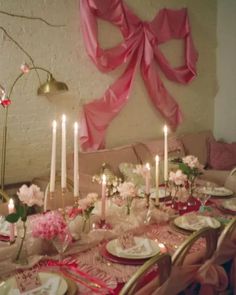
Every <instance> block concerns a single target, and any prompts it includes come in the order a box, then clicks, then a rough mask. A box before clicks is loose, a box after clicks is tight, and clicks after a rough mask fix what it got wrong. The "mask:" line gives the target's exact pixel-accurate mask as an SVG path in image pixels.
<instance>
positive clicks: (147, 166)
mask: <svg viewBox="0 0 236 295" xmlns="http://www.w3.org/2000/svg"><path fill="white" fill-rule="evenodd" d="M145 167H146V175H145V192H146V194H147V195H148V194H150V178H151V175H150V165H149V163H147V164H146V165H145Z"/></svg>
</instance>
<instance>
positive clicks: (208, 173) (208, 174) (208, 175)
mask: <svg viewBox="0 0 236 295" xmlns="http://www.w3.org/2000/svg"><path fill="white" fill-rule="evenodd" d="M229 174H230V171H223V170H213V169H209V170H204V172H203V175H201V179H203V180H206V181H210V182H214V183H216V184H217V185H219V186H224V184H225V181H226V179H227V177H228V176H229Z"/></svg>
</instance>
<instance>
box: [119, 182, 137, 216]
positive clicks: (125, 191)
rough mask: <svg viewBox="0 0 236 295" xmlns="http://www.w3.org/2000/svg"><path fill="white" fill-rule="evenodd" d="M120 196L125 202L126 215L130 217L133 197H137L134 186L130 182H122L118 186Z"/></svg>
mask: <svg viewBox="0 0 236 295" xmlns="http://www.w3.org/2000/svg"><path fill="white" fill-rule="evenodd" d="M118 191H119V193H120V196H121V197H122V198H123V199H124V200H126V208H127V210H126V213H127V215H130V210H131V205H132V201H133V199H134V197H135V196H136V195H137V192H136V188H135V185H134V184H133V183H132V182H126V181H125V182H123V183H121V184H120V185H119V186H118Z"/></svg>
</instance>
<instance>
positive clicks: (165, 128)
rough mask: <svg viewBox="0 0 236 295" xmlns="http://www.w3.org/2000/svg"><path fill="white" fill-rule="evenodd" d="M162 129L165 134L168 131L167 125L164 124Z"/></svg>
mask: <svg viewBox="0 0 236 295" xmlns="http://www.w3.org/2000/svg"><path fill="white" fill-rule="evenodd" d="M163 131H164V134H165V135H167V133H168V127H167V126H166V125H165V126H164V128H163Z"/></svg>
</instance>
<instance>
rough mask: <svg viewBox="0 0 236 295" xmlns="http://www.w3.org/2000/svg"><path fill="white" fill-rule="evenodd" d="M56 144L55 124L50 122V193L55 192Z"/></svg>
mask: <svg viewBox="0 0 236 295" xmlns="http://www.w3.org/2000/svg"><path fill="white" fill-rule="evenodd" d="M56 142H57V122H56V121H55V120H54V121H53V122H52V155H51V170H50V193H53V192H54V191H55V178H56Z"/></svg>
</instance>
